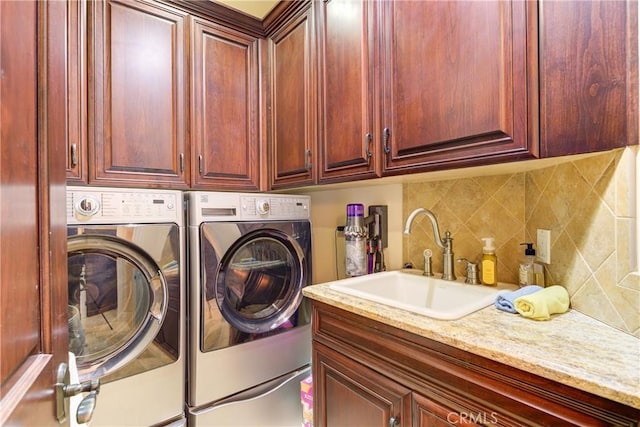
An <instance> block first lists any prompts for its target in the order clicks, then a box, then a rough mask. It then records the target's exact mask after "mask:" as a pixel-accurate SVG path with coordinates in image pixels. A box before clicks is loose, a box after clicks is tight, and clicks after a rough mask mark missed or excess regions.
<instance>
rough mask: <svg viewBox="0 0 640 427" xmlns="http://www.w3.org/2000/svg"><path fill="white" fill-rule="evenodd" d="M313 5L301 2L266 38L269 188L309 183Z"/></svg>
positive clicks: (312, 173)
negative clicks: (296, 9)
mask: <svg viewBox="0 0 640 427" xmlns="http://www.w3.org/2000/svg"><path fill="white" fill-rule="evenodd" d="M312 14H313V9H312V7H311V3H310V2H309V3H306V4H304V6H303V8H302V10H300V11H298V12H297V13H296V14H295V15H294V16H293V17H292V18H291V19H289V20H288V21H287V22H286V24H284V25H283V26H282V27H281V28H280V29H278V30H277V31H276V32H275V33H274V34H273V35H271V36H270V37H269V40H268V49H269V55H268V56H269V70H270V75H269V93H270V103H269V177H270V182H269V187H270V188H271V189H277V188H283V187H291V186H303V185H309V184H313V183H315V169H316V168H317V166H316V161H317V160H316V154H315V153H316V116H315V115H316V107H315V105H316V84H315V71H314V63H315V62H314V47H313V34H312V28H313V15H312Z"/></svg>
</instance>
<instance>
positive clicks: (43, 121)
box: [0, 0, 69, 426]
mask: <svg viewBox="0 0 640 427" xmlns="http://www.w3.org/2000/svg"><path fill="white" fill-rule="evenodd" d="M66 7H67V5H66V2H39V1H31V0H30V1H2V2H0V47H1V49H0V51H1V57H0V69H1V74H0V75H1V78H0V95H1V96H2V102H1V110H0V129H1V131H0V135H1V150H2V151H1V155H0V175H1V179H2V180H1V187H0V236H2V237H1V241H0V280H1V282H0V344H1V347H0V383H1V385H0V425H6V426H13V425H26V426H33V425H37V426H59V425H62V426H65V425H69V421H68V420H69V417H67V418H66V421H64V422H62V423H59V422H58V419H57V416H56V404H55V392H54V385H55V383H56V377H57V375H56V374H57V370H58V366H59V364H60V363H62V362H65V361H67V347H68V341H67V312H66V305H67V304H66V298H67V295H66V262H65V261H66V234H65V229H66V224H65V222H66V217H65V157H64V155H65V150H64V137H63V135H64V128H63V126H64V123H65V120H64V111H65V110H64V108H65V106H64V99H65V97H64V83H65V81H64V78H65V77H64V71H65V68H64V62H65V60H66V59H65V58H66V54H65V34H64V31H65V28H66V25H65V22H66V21H65V20H66ZM45 40H46V41H47V43H44V41H45ZM40 88H47V90H46V91H45V90H39V89H40ZM46 112H49V115H47V114H45V113H46ZM61 115H62V117H61Z"/></svg>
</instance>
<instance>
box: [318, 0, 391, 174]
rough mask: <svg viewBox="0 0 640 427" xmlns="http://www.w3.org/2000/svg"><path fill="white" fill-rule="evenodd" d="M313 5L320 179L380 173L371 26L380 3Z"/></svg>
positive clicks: (338, 0)
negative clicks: (315, 37) (316, 41)
mask: <svg viewBox="0 0 640 427" xmlns="http://www.w3.org/2000/svg"><path fill="white" fill-rule="evenodd" d="M315 5H316V6H317V13H316V19H317V38H318V70H319V72H318V82H319V88H318V93H319V103H318V104H319V115H318V123H319V126H318V132H319V133H318V134H319V145H318V152H319V159H318V160H319V163H320V167H319V177H318V180H319V182H321V183H324V182H331V181H336V180H354V179H364V178H374V177H376V176H378V174H377V173H376V172H377V165H378V160H379V153H380V150H379V141H380V137H379V135H378V134H376V131H377V129H376V127H375V121H374V110H375V105H377V102H376V93H375V86H374V84H375V77H376V74H375V70H376V63H375V58H376V54H375V47H376V38H375V31H376V29H377V22H376V19H377V14H376V12H377V8H378V6H379V2H360V1H353V0H322V1H320V2H317V3H315Z"/></svg>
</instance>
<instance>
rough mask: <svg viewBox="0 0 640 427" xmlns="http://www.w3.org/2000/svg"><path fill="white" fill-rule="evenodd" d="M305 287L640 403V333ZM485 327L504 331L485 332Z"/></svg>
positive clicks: (574, 317) (565, 318)
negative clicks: (414, 307) (435, 313)
mask: <svg viewBox="0 0 640 427" xmlns="http://www.w3.org/2000/svg"><path fill="white" fill-rule="evenodd" d="M302 293H303V294H304V295H305V296H306V297H308V298H310V299H313V300H317V301H320V302H323V303H326V304H329V305H332V306H335V307H338V308H342V309H344V310H347V311H349V312H352V313H356V314H359V315H361V316H364V317H366V318H369V319H372V320H376V321H378V322H381V323H384V324H387V325H389V326H393V327H396V328H398V329H402V330H405V331H408V332H412V333H414V334H416V335H420V336H423V337H426V338H430V339H432V340H435V341H438V342H441V343H443V344H448V345H450V346H452V347H455V348H458V349H461V350H465V351H468V352H470V353H473V354H477V355H479V356H484V357H487V358H489V359H492V360H495V361H498V362H502V363H504V364H505V365H509V366H512V367H515V368H518V369H521V370H523V371H527V372H531V373H533V374H537V375H539V376H541V377H544V378H548V379H551V380H555V381H557V382H560V383H562V384H566V385H569V386H571V387H574V388H577V389H579V390H583V391H586V392H589V393H593V394H595V395H597V396H601V397H604V398H607V399H610V400H613V401H615V402H619V403H622V404H625V405H628V406H631V407H634V408H637V409H640V339H638V338H636V337H634V336H632V335H629V334H626V333H624V332H622V331H619V330H617V329H614V328H612V327H610V326H608V325H605V324H603V323H601V322H599V321H597V320H595V319H593V318H590V317H588V316H586V315H584V314H581V313H579V312H577V311H575V310H569V311H568V312H566V313H564V314H560V315H554V316H553V317H552V318H551V319H550V320H546V321H535V320H531V319H527V318H525V317H522V316H520V315H518V314H511V313H507V312H504V311H501V310H498V309H496V308H495V307H494V306H490V307H487V308H484V309H482V310H480V311H476V312H475V313H472V314H470V315H468V316H465V317H463V318H462V319H458V320H436V319H432V318H428V317H425V316H422V315H419V314H414V313H411V312H408V311H405V310H402V309H397V308H394V307H391V306H387V305H384V304H379V303H376V302H373V301H368V300H365V299H363V298H358V297H355V296H350V295H347V294H345V293H342V292H339V291H336V290H334V289H331V288H330V283H326V284H318V285H313V286H308V287H306V288H304V289H303V290H302ZM487 331H500V332H499V333H487Z"/></svg>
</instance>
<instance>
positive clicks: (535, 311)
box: [514, 285, 569, 320]
mask: <svg viewBox="0 0 640 427" xmlns="http://www.w3.org/2000/svg"><path fill="white" fill-rule="evenodd" d="M514 304H515V306H516V311H517V312H518V313H520V314H521V315H523V316H524V317H528V318H531V319H534V320H547V319H550V318H551V315H552V314H558V313H564V312H565V311H567V310H568V309H569V293H568V292H567V290H566V289H565V288H563V287H562V286H559V285H555V286H549V287H548V288H544V289H543V290H541V291H538V292H534V293H532V294H529V295H524V296H521V297H518V298H516V299H515V301H514Z"/></svg>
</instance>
